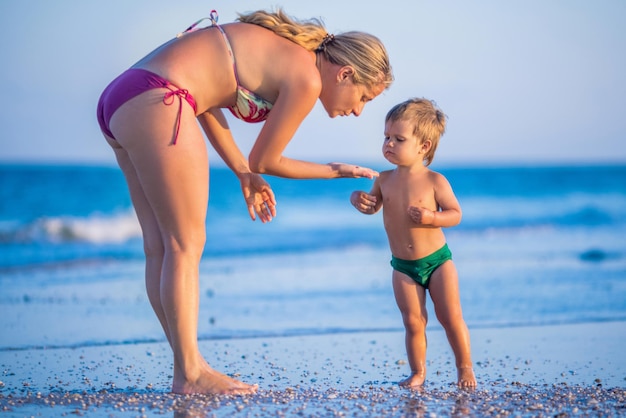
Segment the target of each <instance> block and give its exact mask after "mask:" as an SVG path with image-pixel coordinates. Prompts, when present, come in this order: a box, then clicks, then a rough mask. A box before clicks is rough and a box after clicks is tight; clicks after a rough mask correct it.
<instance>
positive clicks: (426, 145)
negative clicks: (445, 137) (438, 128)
mask: <svg viewBox="0 0 626 418" xmlns="http://www.w3.org/2000/svg"><path fill="white" fill-rule="evenodd" d="M432 146H433V141H431V140H430V139H427V140H425V141H424V142H422V145H421V148H420V149H421V151H422V152H423V153H424V154H426V153H427V152H428V151H430V148H431V147H432Z"/></svg>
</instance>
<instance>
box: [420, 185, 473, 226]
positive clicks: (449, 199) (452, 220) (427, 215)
mask: <svg viewBox="0 0 626 418" xmlns="http://www.w3.org/2000/svg"><path fill="white" fill-rule="evenodd" d="M433 174H434V175H435V178H434V181H433V189H434V191H435V202H437V206H439V210H438V211H436V212H434V211H432V210H429V209H426V208H418V207H416V206H410V207H409V209H408V213H409V216H410V217H411V219H413V221H414V222H415V223H417V224H421V225H430V226H434V227H438V228H449V227H452V226H455V225H458V224H459V223H460V222H461V216H462V212H461V205H460V204H459V201H458V200H457V198H456V196H455V195H454V191H453V190H452V186H450V183H449V182H448V180H447V179H446V178H445V177H444V176H442V175H441V174H438V173H433Z"/></svg>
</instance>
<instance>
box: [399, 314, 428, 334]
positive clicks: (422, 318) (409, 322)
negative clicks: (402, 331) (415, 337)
mask: <svg viewBox="0 0 626 418" xmlns="http://www.w3.org/2000/svg"><path fill="white" fill-rule="evenodd" d="M402 318H403V321H404V327H405V328H406V329H408V330H411V331H413V332H423V331H424V330H425V329H426V324H427V323H428V315H426V314H424V315H403V317H402Z"/></svg>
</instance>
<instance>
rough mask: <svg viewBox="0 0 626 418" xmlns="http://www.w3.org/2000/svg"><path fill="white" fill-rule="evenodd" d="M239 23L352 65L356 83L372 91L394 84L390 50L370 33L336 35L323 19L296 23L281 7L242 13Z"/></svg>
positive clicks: (334, 62)
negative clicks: (330, 30)
mask: <svg viewBox="0 0 626 418" xmlns="http://www.w3.org/2000/svg"><path fill="white" fill-rule="evenodd" d="M237 20H238V21H240V22H243V23H252V24H254V25H259V26H262V27H264V28H266V29H269V30H271V31H272V32H274V33H276V34H277V35H280V36H282V37H283V38H286V39H289V40H290V41H292V42H295V43H296V44H298V45H300V46H301V47H303V48H305V49H306V50H308V51H315V52H316V53H320V54H323V55H324V57H325V58H326V59H327V60H328V61H330V62H331V63H333V64H337V65H342V66H343V65H349V66H352V67H353V68H354V70H355V74H354V80H353V81H354V83H356V84H363V85H365V86H366V87H368V88H372V87H374V86H378V85H381V84H382V85H384V86H385V89H387V88H389V86H390V85H391V83H392V82H393V73H392V70H391V65H390V64H389V56H388V54H387V50H386V49H385V46H384V45H383V44H382V42H381V41H380V40H379V39H378V38H377V37H375V36H373V35H370V34H369V33H365V32H357V31H352V32H344V33H340V34H337V35H332V34H329V33H328V31H326V28H325V27H324V24H323V23H322V22H321V20H319V19H315V18H313V19H309V20H296V19H294V18H291V17H289V16H288V15H287V14H286V13H285V12H284V11H283V10H282V9H280V8H279V9H277V10H276V12H267V11H263V10H259V11H256V12H251V13H247V14H239V17H238V18H237Z"/></svg>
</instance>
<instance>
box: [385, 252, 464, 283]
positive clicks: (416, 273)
mask: <svg viewBox="0 0 626 418" xmlns="http://www.w3.org/2000/svg"><path fill="white" fill-rule="evenodd" d="M448 260H452V253H451V252H450V250H449V249H448V244H444V246H443V247H441V248H440V249H438V250H437V251H435V252H434V253H432V254H431V255H428V256H426V257H424V258H419V259H417V260H402V259H401V258H396V257H394V256H393V255H392V256H391V267H393V269H394V270H397V271H399V272H400V273H404V274H406V275H407V276H409V277H410V278H412V279H413V280H415V282H416V283H417V284H419V285H420V286H422V287H423V288H424V289H428V283H429V282H430V276H432V274H433V272H434V271H435V270H437V268H438V267H439V266H441V265H442V264H443V263H445V262H446V261H448Z"/></svg>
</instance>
